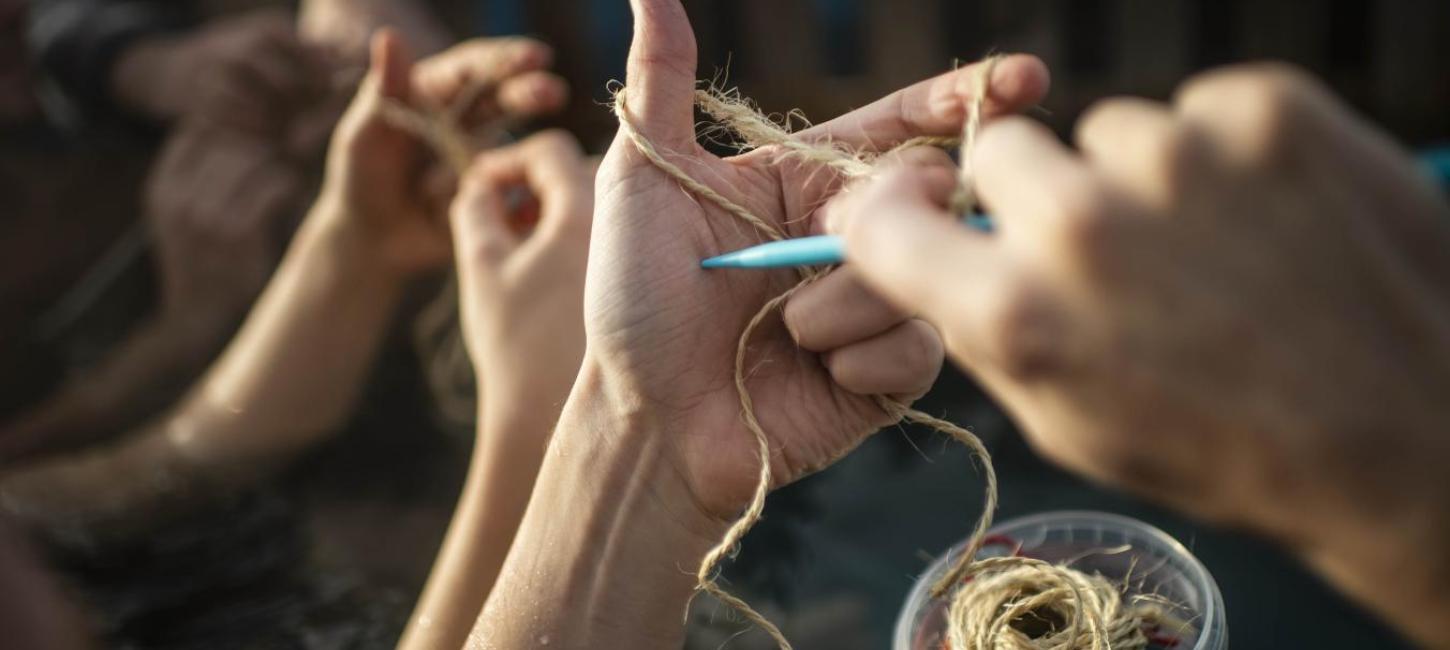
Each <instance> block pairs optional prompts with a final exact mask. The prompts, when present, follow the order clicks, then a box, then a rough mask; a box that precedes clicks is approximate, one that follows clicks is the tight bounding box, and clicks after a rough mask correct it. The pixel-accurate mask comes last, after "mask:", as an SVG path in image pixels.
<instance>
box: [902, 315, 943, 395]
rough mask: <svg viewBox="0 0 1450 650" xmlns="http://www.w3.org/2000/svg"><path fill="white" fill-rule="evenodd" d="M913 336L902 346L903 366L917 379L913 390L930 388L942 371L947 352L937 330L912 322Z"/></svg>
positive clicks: (910, 325)
mask: <svg viewBox="0 0 1450 650" xmlns="http://www.w3.org/2000/svg"><path fill="white" fill-rule="evenodd" d="M908 326H909V327H910V328H911V334H910V336H909V337H907V341H906V343H905V344H904V345H903V346H902V356H901V359H902V366H903V368H904V370H905V371H906V372H907V374H908V375H909V376H910V377H912V378H914V379H916V380H917V381H916V385H914V386H912V388H913V389H924V388H929V387H930V386H931V384H932V383H934V382H935V381H936V376H937V374H938V373H939V372H940V371H941V366H942V360H943V359H944V358H945V355H946V351H945V349H944V347H943V345H942V341H941V337H940V336H939V335H937V332H936V329H935V328H933V327H932V326H931V325H928V324H927V323H925V322H922V321H912V322H911V323H910V324H909V325H908Z"/></svg>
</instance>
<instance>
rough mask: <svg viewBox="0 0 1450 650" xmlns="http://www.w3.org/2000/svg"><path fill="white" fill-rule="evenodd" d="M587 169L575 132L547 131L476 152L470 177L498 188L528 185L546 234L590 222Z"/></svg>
mask: <svg viewBox="0 0 1450 650" xmlns="http://www.w3.org/2000/svg"><path fill="white" fill-rule="evenodd" d="M590 175H591V165H590V164H589V163H588V161H586V160H585V158H584V154H583V152H582V150H581V149H580V148H579V144H578V142H577V141H575V140H574V138H573V136H570V135H568V134H567V133H564V132H562V131H546V132H544V133H540V134H537V135H534V136H531V137H529V138H528V139H526V140H524V141H522V142H520V143H519V144H516V145H513V146H509V147H503V148H500V149H495V150H492V151H489V152H487V153H484V154H482V155H480V156H479V157H478V158H477V160H476V162H475V164H474V166H473V168H472V169H471V170H470V171H469V174H468V182H469V183H475V184H481V185H483V186H485V187H488V188H490V189H492V190H493V191H495V192H496V193H501V191H502V190H504V189H506V188H508V187H510V186H524V187H527V188H528V190H529V192H530V193H532V194H533V195H534V196H535V197H538V199H539V203H540V205H541V208H542V209H541V213H540V222H539V225H538V227H537V229H538V232H539V233H540V234H545V235H549V234H556V233H558V232H561V231H563V230H566V229H568V228H572V227H576V226H578V225H580V224H581V223H582V224H584V225H587V224H588V222H589V216H590V213H591V212H592V210H591V205H592V203H593V195H592V192H593V184H592V183H590ZM580 215H583V216H582V218H581V217H580Z"/></svg>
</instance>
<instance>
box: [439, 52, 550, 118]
mask: <svg viewBox="0 0 1450 650" xmlns="http://www.w3.org/2000/svg"><path fill="white" fill-rule="evenodd" d="M553 60H554V51H553V49H551V48H550V47H549V46H548V45H545V44H543V43H541V42H539V41H536V40H534V39H531V38H524V37H509V38H478V39H473V40H470V41H465V42H463V43H461V44H458V45H455V46H453V47H451V48H449V49H448V50H445V51H444V52H442V53H440V54H437V55H434V56H431V57H429V58H427V59H425V60H424V61H422V62H420V63H419V64H418V67H417V70H416V72H415V74H414V84H413V85H414V88H415V89H416V90H417V92H418V93H419V95H420V96H421V97H424V98H426V99H427V100H428V101H430V102H433V103H434V104H435V105H436V106H438V107H443V106H450V105H452V104H454V103H455V102H457V101H459V99H460V97H462V96H461V95H460V93H464V92H469V91H473V92H478V91H479V90H480V89H484V90H487V89H489V88H491V87H495V86H497V85H498V84H500V83H502V82H503V81H504V80H506V79H509V78H510V77H513V76H515V75H519V74H522V73H525V72H531V71H534V70H542V69H544V68H547V67H549V65H551V64H552V63H553ZM479 94H480V95H487V94H488V93H487V92H480V93H479ZM462 99H464V100H468V101H469V103H473V101H475V100H478V99H486V97H482V96H480V97H475V98H467V97H463V98H462Z"/></svg>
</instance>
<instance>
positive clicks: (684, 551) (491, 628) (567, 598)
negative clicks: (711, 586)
mask: <svg viewBox="0 0 1450 650" xmlns="http://www.w3.org/2000/svg"><path fill="white" fill-rule="evenodd" d="M661 423H662V420H661V419H660V418H658V417H655V414H653V413H652V412H651V410H650V409H649V407H648V405H647V404H645V403H644V402H642V401H640V400H637V399H634V398H632V397H631V396H630V395H627V394H623V393H621V392H620V391H618V390H616V389H615V387H613V386H611V385H610V382H609V381H608V380H607V378H606V377H604V376H603V375H602V374H601V373H600V372H599V371H598V369H597V367H596V366H594V365H593V364H591V363H590V362H589V361H587V360H586V362H585V364H584V369H583V371H582V372H581V373H580V377H579V380H578V382H577V383H576V385H575V388H574V392H573V394H572V395H571V396H570V398H569V401H568V402H567V404H566V405H565V407H564V412H563V415H562V416H561V418H560V422H559V426H558V428H557V429H556V431H555V435H554V439H553V441H552V442H551V444H550V446H549V450H548V452H547V454H546V458H545V460H544V464H543V467H542V468H541V470H540V473H539V479H538V482H537V485H536V488H535V491H534V495H533V499H532V501H531V502H530V504H529V510H528V513H527V514H526V515H525V517H524V521H523V524H522V525H521V527H520V529H519V534H518V537H517V538H516V540H515V544H514V547H513V548H514V550H513V552H512V553H511V554H510V556H509V558H508V561H507V562H506V564H505V567H504V569H503V573H502V575H501V577H500V581H499V583H498V585H497V587H496V588H495V591H494V593H495V594H497V595H498V597H496V598H490V599H489V601H488V605H487V606H486V607H485V610H484V615H483V617H482V619H481V621H480V627H479V629H478V632H479V634H480V635H482V636H483V638H487V639H490V640H492V641H494V642H496V643H498V644H499V645H500V646H504V647H506V646H510V645H514V643H513V642H514V641H518V642H520V643H523V642H525V641H526V642H528V643H534V642H536V641H537V639H539V638H543V637H550V638H552V639H554V640H555V641H556V642H558V643H559V647H584V646H587V645H591V644H592V645H598V644H600V643H601V642H607V643H605V644H606V645H611V644H613V645H621V646H624V645H629V646H659V647H667V646H670V645H674V646H678V644H679V642H680V640H681V638H682V634H683V626H682V624H681V620H682V616H683V614H684V611H685V607H686V605H687V604H688V602H689V599H690V597H691V596H692V594H693V593H694V589H695V577H694V574H695V569H696V568H697V567H698V566H699V563H700V561H701V559H702V558H703V557H704V556H705V554H706V553H707V552H709V550H710V548H712V547H713V546H714V545H715V544H716V543H718V541H719V539H720V538H721V536H722V535H723V534H724V529H725V524H724V523H722V522H719V521H718V520H716V519H714V518H711V517H708V516H705V515H704V514H703V513H702V511H701V510H700V509H699V508H698V506H697V505H696V504H695V502H694V500H693V498H692V496H691V492H690V490H689V488H688V486H687V484H686V481H685V477H683V476H682V475H681V474H680V473H679V472H678V471H677V469H676V468H675V466H674V465H673V463H672V462H671V460H670V458H669V456H668V455H667V450H668V449H669V436H670V435H671V433H672V432H670V431H668V430H666V429H665V428H664V427H662V426H661ZM525 593H528V594H531V598H530V599H521V598H517V597H513V596H511V594H525ZM541 600H542V601H543V602H549V603H551V606H550V607H548V608H528V606H527V604H520V603H521V601H523V602H525V603H526V602H529V601H532V602H540V601H541Z"/></svg>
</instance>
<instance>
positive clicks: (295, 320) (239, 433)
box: [172, 200, 404, 470]
mask: <svg viewBox="0 0 1450 650" xmlns="http://www.w3.org/2000/svg"><path fill="white" fill-rule="evenodd" d="M332 210H333V208H332V207H331V206H330V205H329V203H328V202H327V201H325V200H324V201H319V203H318V206H317V207H315V208H314V209H313V212H312V214H311V215H309V217H308V218H307V221H306V222H305V223H304V225H303V227H302V229H301V230H300V231H299V232H298V234H297V236H296V238H295V239H294V241H293V245H292V246H291V248H290V249H289V250H288V252H287V255H286V257H285V258H284V259H283V262H282V265H281V266H280V267H279V268H278V270H277V273H276V274H275V276H274V277H273V280H272V282H271V283H270V284H269V285H268V287H267V289H266V290H265V291H264V292H263V294H262V297H261V298H260V299H259V300H258V302H257V304H256V306H255V307H254V308H253V310H252V313H251V315H250V316H249V317H248V319H247V321H246V323H245V324H244V325H243V326H242V329H241V331H240V332H238V334H237V336H236V338H235V339H234V340H233V341H232V343H231V344H230V345H229V346H228V347H227V349H226V351H225V352H224V353H223V354H222V356H221V358H220V359H219V360H218V362H217V363H216V365H215V366H214V367H213V368H212V370H211V371H210V372H209V373H208V374H207V376H206V377H205V378H204V379H203V380H202V382H201V384H200V385H199V386H198V388H197V390H195V391H194V392H193V393H192V394H191V395H190V396H189V397H188V399H187V400H186V402H185V403H184V404H183V406H182V408H181V409H180V411H179V412H178V413H177V414H176V415H175V416H174V417H173V418H172V420H173V423H174V426H173V428H180V429H184V430H186V431H188V432H190V433H189V435H180V436H174V437H175V442H176V444H177V445H178V447H179V449H180V453H181V454H182V455H184V456H185V457H187V458H189V459H190V460H191V461H192V462H195V463H197V464H199V465H201V466H204V467H210V468H213V469H217V470H228V469H245V468H247V467H249V466H257V465H265V464H267V463H268V462H269V461H274V460H282V461H284V460H286V459H288V458H289V457H290V456H291V455H293V454H295V453H298V452H299V451H300V450H302V449H304V448H306V447H308V446H310V445H311V444H313V443H314V442H316V441H317V440H318V439H319V438H321V437H322V436H324V435H326V434H328V433H330V432H332V431H333V430H335V429H336V428H337V427H338V426H340V425H341V423H342V422H343V421H344V419H345V418H346V417H347V416H348V415H349V414H350V413H351V411H352V408H353V405H354V403H355V402H356V400H357V398H358V396H359V394H360V393H361V390H362V387H363V385H364V383H365V382H366V380H367V376H368V371H369V370H370V368H371V365H372V362H373V359H374V357H375V356H376V353H377V350H378V347H379V346H380V344H381V342H382V340H383V338H384V337H385V335H386V333H387V330H388V326H389V324H390V322H391V320H392V316H393V312H394V311H395V308H396V306H397V304H398V302H399V299H400V296H401V293H402V290H403V285H404V278H401V277H398V276H396V275H395V274H392V273H390V272H387V271H384V270H382V269H380V268H379V267H378V264H377V261H376V259H375V257H376V255H375V254H374V253H373V252H372V249H371V248H370V247H369V245H367V243H366V242H365V241H363V240H361V239H360V238H359V236H358V235H357V234H356V233H355V232H352V231H351V230H349V228H348V227H347V225H346V215H340V214H336V213H334V212H333V211H332Z"/></svg>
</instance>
